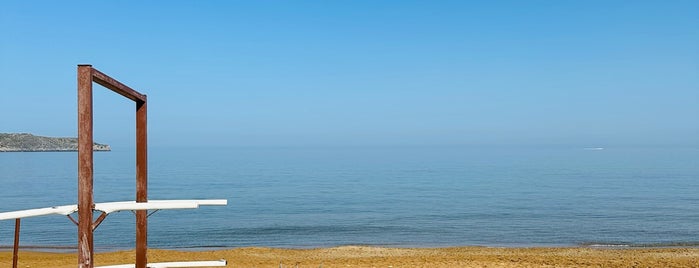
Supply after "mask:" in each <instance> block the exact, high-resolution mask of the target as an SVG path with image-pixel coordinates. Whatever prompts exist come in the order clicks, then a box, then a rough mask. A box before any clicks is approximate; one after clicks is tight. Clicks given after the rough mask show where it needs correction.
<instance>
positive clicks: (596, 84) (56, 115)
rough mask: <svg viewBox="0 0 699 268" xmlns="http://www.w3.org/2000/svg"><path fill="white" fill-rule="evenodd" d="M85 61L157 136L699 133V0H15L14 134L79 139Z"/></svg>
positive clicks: (9, 26) (4, 60)
mask: <svg viewBox="0 0 699 268" xmlns="http://www.w3.org/2000/svg"><path fill="white" fill-rule="evenodd" d="M79 63H91V64H93V66H94V67H96V68H98V69H99V70H101V71H103V72H105V73H107V74H109V75H111V76H113V77H115V78H116V79H119V80H120V81H122V82H124V83H126V84H127V85H129V86H131V87H133V88H135V89H137V90H139V91H141V92H143V93H145V94H147V95H148V100H149V107H148V108H149V135H150V136H149V143H150V144H151V145H155V146H168V145H176V144H183V143H184V144H187V145H193V146H209V145H219V144H220V145H231V146H238V145H243V146H247V145H250V146H258V145H262V146H276V145H284V146H307V145H436V144H438V145H457V144H458V145H461V144H466V145H468V144H529V145H531V144H570V145H580V146H595V147H596V146H614V145H626V144H653V145H665V144H673V145H678V144H679V145H698V144H699V1H607V0H605V1H480V2H478V1H1V2H0V93H1V95H0V115H1V116H0V132H31V133H35V134H40V135H47V136H76V133H77V125H76V124H77V123H76V121H77V118H76V117H77V94H76V65H77V64H79ZM95 116H96V121H95V140H96V141H98V142H104V143H110V144H112V145H113V146H121V145H124V146H131V143H132V142H133V140H134V139H133V136H134V125H135V123H134V105H133V104H132V103H131V102H130V101H128V100H125V99H123V98H121V97H120V96H118V95H116V94H114V93H112V92H110V91H108V90H107V89H103V88H101V87H100V86H98V85H95Z"/></svg>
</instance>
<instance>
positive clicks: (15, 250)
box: [12, 218, 22, 268]
mask: <svg viewBox="0 0 699 268" xmlns="http://www.w3.org/2000/svg"><path fill="white" fill-rule="evenodd" d="M21 223H22V222H21V221H20V219H19V218H17V219H15V245H14V247H13V248H12V268H17V260H18V259H19V226H20V224H21Z"/></svg>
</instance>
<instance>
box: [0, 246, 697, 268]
mask: <svg viewBox="0 0 699 268" xmlns="http://www.w3.org/2000/svg"><path fill="white" fill-rule="evenodd" d="M134 256H135V254H134V251H133V250H132V251H119V252H108V253H98V254H96V255H95V261H96V263H97V264H98V265H109V264H124V263H129V262H132V261H133V259H134ZM148 256H149V261H151V262H165V261H185V260H187V261H192V260H218V259H226V260H228V266H227V267H275V268H276V267H699V248H649V249H646V248H643V249H641V248H634V249H598V248H584V247H572V248H488V247H455V248H381V247H363V246H344V247H335V248H319V249H273V248H236V249H227V250H217V251H173V250H157V249H151V250H149V254H148ZM76 263H77V257H76V255H75V253H45V252H27V251H21V252H20V255H19V267H56V268H63V267H76ZM11 265H12V252H0V267H11Z"/></svg>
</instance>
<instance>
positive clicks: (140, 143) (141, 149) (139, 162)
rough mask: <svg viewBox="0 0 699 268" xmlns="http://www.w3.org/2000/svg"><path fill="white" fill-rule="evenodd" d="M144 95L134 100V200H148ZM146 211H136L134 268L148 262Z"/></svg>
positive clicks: (143, 267) (145, 105) (141, 267)
mask: <svg viewBox="0 0 699 268" xmlns="http://www.w3.org/2000/svg"><path fill="white" fill-rule="evenodd" d="M147 108H148V106H147V104H146V96H143V100H142V101H136V202H148V129H147V125H148V124H147V123H148V120H147V119H148V118H147ZM147 251H148V211H145V210H139V211H136V268H146V265H147V264H148V253H147Z"/></svg>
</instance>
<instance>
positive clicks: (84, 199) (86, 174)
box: [78, 64, 148, 268]
mask: <svg viewBox="0 0 699 268" xmlns="http://www.w3.org/2000/svg"><path fill="white" fill-rule="evenodd" d="M92 82H95V83H97V84H100V85H102V86H103V87H106V88H108V89H110V90H112V91H114V92H116V93H118V94H120V95H122V96H124V97H126V98H127V99H130V100H133V101H134V102H135V103H136V202H148V134H147V133H148V132H147V100H146V95H143V94H141V93H139V92H138V91H135V90H133V89H131V88H130V87H128V86H126V85H124V84H122V83H121V82H119V81H117V80H116V79H114V78H111V77H109V76H108V75H106V74H104V73H102V72H100V71H99V70H97V69H95V68H93V67H92V65H89V64H80V65H78V267H80V268H93V267H94V261H93V260H94V248H95V245H94V241H93V237H94V236H93V231H94V223H93V222H92V216H93V214H92V209H93V208H94V205H95V202H94V197H93V175H94V164H93V150H92V149H93V148H92V146H93V135H92V134H93V113H92ZM147 213H148V212H147V211H145V210H138V211H136V268H146V264H147V263H148V260H147V251H148V214H147ZM98 220H99V219H98Z"/></svg>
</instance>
